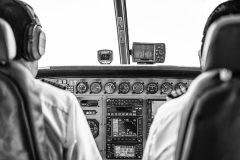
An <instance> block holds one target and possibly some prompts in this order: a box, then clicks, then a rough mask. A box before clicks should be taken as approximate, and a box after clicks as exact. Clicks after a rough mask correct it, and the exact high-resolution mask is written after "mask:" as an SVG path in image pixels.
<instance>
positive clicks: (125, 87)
mask: <svg viewBox="0 0 240 160" xmlns="http://www.w3.org/2000/svg"><path fill="white" fill-rule="evenodd" d="M118 89H119V92H120V93H122V94H126V93H128V92H129V90H130V83H128V82H122V83H121V84H120V85H119V87H118Z"/></svg>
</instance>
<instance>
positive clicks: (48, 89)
mask: <svg viewBox="0 0 240 160" xmlns="http://www.w3.org/2000/svg"><path fill="white" fill-rule="evenodd" d="M0 18H2V19H4V20H5V21H7V22H8V23H9V24H10V26H11V27H12V30H13V32H14V36H15V39H16V44H17V56H16V58H15V59H14V60H15V61H17V62H19V63H21V64H22V65H23V66H25V67H26V68H27V69H28V70H29V71H30V72H31V73H32V75H33V77H32V78H33V79H34V77H35V76H36V74H37V71H38V60H39V59H40V58H41V56H42V55H43V54H44V52H45V41H46V36H45V33H44V32H43V30H42V26H41V24H40V22H39V19H38V17H37V15H36V14H35V13H34V11H33V9H32V8H31V6H29V5H28V4H26V3H24V2H22V1H19V0H0ZM34 81H35V84H36V88H37V90H38V91H39V94H40V99H41V105H42V110H43V114H44V121H45V128H46V129H45V130H46V137H45V138H46V143H47V147H48V148H47V150H48V156H49V159H51V160H60V159H69V160H70V159H74V160H98V159H101V156H100V153H99V151H98V149H97V146H96V143H95V141H94V138H93V136H92V133H91V130H90V128H89V126H88V123H87V120H86V118H85V115H84V113H83V111H82V110H81V107H80V106H79V103H78V101H77V99H76V97H75V96H74V95H73V94H71V93H70V92H67V91H64V90H62V89H59V88H57V87H54V86H51V85H49V84H47V83H43V82H41V81H40V80H34ZM65 151H66V152H65Z"/></svg>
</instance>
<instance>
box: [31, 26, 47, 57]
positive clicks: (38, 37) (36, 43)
mask: <svg viewBox="0 0 240 160" xmlns="http://www.w3.org/2000/svg"><path fill="white" fill-rule="evenodd" d="M32 35H33V41H32V42H31V46H30V49H31V56H32V60H39V59H40V58H41V57H42V55H43V54H44V53H45V42H46V36H45V33H44V32H43V31H42V29H41V27H40V26H37V25H36V26H34V28H33V33H32Z"/></svg>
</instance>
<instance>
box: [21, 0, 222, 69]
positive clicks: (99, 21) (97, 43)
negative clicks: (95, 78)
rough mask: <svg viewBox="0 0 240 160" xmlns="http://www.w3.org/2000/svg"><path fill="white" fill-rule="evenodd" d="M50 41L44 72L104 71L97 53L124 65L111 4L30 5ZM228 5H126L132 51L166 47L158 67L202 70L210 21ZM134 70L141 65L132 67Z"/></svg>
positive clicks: (90, 0) (98, 0)
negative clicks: (84, 68) (217, 10)
mask: <svg viewBox="0 0 240 160" xmlns="http://www.w3.org/2000/svg"><path fill="white" fill-rule="evenodd" d="M25 2H26V3H28V4H30V5H31V6H32V7H33V8H34V10H35V12H36V14H37V15H38V17H39V19H40V21H41V24H42V27H43V30H44V32H45V33H46V35H47V44H46V52H45V55H44V56H43V57H42V58H41V60H40V61H39V67H45V66H79V65H100V64H99V62H98V59H97V53H98V52H97V51H98V50H102V49H108V50H112V51H113V61H112V63H111V65H120V58H119V47H118V36H117V29H116V19H115V11H114V2H113V1H112V0H68V1H67V2H66V1H63V0H51V1H49V0H41V1H39V0H25ZM221 2H223V0H194V1H193V0H182V1H179V0H171V1H166V0H126V7H127V20H128V21H127V22H128V35H129V49H132V45H133V42H144V43H164V44H165V45H166V58H165V62H164V63H157V65H171V66H193V67H199V59H198V50H199V49H200V46H201V39H202V32H203V28H204V25H205V23H206V20H207V17H208V16H209V14H210V13H211V12H212V10H213V9H214V8H215V7H216V6H217V5H218V4H220V3H221ZM130 64H131V65H136V63H134V62H132V60H131V61H130Z"/></svg>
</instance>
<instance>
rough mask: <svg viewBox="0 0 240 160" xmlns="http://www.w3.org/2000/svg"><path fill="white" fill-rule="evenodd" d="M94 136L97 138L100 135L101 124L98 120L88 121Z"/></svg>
mask: <svg viewBox="0 0 240 160" xmlns="http://www.w3.org/2000/svg"><path fill="white" fill-rule="evenodd" d="M87 121H88V125H89V127H90V129H91V132H92V135H93V137H94V138H96V137H97V136H98V135H99V123H98V121H97V120H96V119H87Z"/></svg>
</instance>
